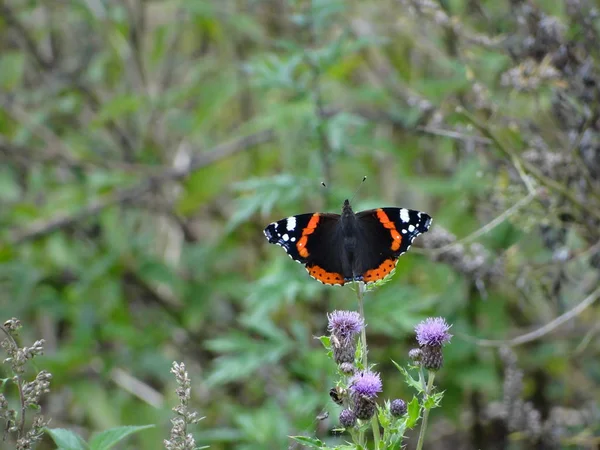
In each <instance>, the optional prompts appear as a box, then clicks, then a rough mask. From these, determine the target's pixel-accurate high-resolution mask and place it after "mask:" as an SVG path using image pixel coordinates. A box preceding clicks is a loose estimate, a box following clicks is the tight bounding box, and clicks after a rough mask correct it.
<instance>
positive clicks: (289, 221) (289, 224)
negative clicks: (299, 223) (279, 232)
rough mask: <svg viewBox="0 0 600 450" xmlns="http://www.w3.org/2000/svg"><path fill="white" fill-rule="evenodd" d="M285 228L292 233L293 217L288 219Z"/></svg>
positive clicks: (294, 225)
mask: <svg viewBox="0 0 600 450" xmlns="http://www.w3.org/2000/svg"><path fill="white" fill-rule="evenodd" d="M286 228H287V230H288V231H293V230H294V229H295V228H296V218H295V217H294V216H292V217H288V219H287V222H286Z"/></svg>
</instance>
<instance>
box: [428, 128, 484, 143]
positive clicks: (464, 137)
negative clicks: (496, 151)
mask: <svg viewBox="0 0 600 450" xmlns="http://www.w3.org/2000/svg"><path fill="white" fill-rule="evenodd" d="M417 131H423V132H425V133H429V134H435V135H436V136H443V137H448V138H451V139H457V140H459V141H472V142H477V143H479V144H492V143H493V142H492V140H491V139H488V138H484V137H481V136H477V135H469V134H463V133H459V132H458V131H453V130H444V129H441V128H434V127H425V126H423V127H417Z"/></svg>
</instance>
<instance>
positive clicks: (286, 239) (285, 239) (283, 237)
mask: <svg viewBox="0 0 600 450" xmlns="http://www.w3.org/2000/svg"><path fill="white" fill-rule="evenodd" d="M281 238H282V239H283V240H284V241H286V242H287V241H289V239H290V237H289V236H288V235H287V233H286V234H284V235H283V236H281Z"/></svg>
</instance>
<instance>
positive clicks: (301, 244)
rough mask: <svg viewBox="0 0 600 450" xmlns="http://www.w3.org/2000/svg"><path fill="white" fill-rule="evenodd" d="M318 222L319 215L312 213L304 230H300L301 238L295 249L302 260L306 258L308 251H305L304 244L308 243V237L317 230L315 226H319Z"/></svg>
mask: <svg viewBox="0 0 600 450" xmlns="http://www.w3.org/2000/svg"><path fill="white" fill-rule="evenodd" d="M319 220H320V217H319V213H314V214H313V215H312V217H311V218H310V220H309V221H308V224H307V225H306V227H305V228H304V230H302V236H301V237H300V239H299V240H298V242H297V243H296V248H297V249H298V253H299V254H300V256H302V257H303V258H307V257H308V250H306V242H307V241H308V235H310V234H313V233H314V232H315V229H316V228H317V225H318V224H319Z"/></svg>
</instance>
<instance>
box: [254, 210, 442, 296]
mask: <svg viewBox="0 0 600 450" xmlns="http://www.w3.org/2000/svg"><path fill="white" fill-rule="evenodd" d="M430 226H431V217H430V216H429V215H428V214H427V213H424V212H421V211H415V210H412V209H406V208H377V209H369V210H366V211H360V212H358V213H354V211H353V210H352V207H351V206H350V201H349V200H345V201H344V206H343V207H342V214H331V213H318V212H317V213H307V214H299V215H297V216H290V217H287V218H285V219H281V220H278V221H277V222H273V223H271V224H269V225H268V226H267V227H266V228H265V229H264V234H265V236H266V238H267V239H268V241H269V242H270V243H271V244H277V245H280V246H281V247H283V248H284V249H285V251H286V252H287V254H288V255H289V256H290V257H291V258H292V259H293V260H295V261H297V262H299V263H301V264H304V265H305V267H306V270H308V273H309V275H310V276H311V277H313V278H315V279H317V280H319V281H320V282H322V283H324V284H330V285H344V284H345V283H348V282H352V281H362V282H364V283H372V282H375V281H378V280H382V279H384V278H385V277H386V276H388V275H389V274H390V272H392V270H394V268H395V267H396V263H397V262H398V258H399V257H400V255H402V254H403V253H406V252H407V251H408V249H409V248H410V246H411V244H412V242H413V240H414V239H415V238H416V237H417V236H418V235H419V234H422V233H425V232H426V231H427V230H428V229H429V227H430Z"/></svg>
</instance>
